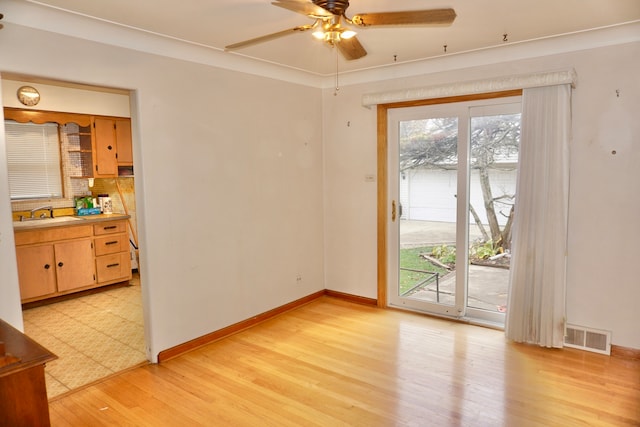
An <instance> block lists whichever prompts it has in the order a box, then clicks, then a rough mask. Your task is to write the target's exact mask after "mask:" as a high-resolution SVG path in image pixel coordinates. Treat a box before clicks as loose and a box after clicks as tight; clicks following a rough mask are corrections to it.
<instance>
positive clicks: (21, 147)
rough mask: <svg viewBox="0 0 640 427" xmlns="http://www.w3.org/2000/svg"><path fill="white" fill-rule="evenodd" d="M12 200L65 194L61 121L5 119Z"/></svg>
mask: <svg viewBox="0 0 640 427" xmlns="http://www.w3.org/2000/svg"><path fill="white" fill-rule="evenodd" d="M5 135H6V142H7V158H8V169H9V190H10V195H11V200H24V199H43V198H59V197H62V176H61V169H60V142H59V138H58V124H56V123H45V124H34V123H18V122H15V121H13V120H5Z"/></svg>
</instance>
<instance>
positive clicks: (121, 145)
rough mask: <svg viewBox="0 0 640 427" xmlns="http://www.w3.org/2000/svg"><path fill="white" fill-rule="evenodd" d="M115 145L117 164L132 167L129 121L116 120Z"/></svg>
mask: <svg viewBox="0 0 640 427" xmlns="http://www.w3.org/2000/svg"><path fill="white" fill-rule="evenodd" d="M116 143H117V147H118V164H119V165H123V166H132V165H133V149H132V147H131V120H129V119H118V120H116Z"/></svg>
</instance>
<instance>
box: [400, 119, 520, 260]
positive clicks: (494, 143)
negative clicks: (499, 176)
mask: <svg viewBox="0 0 640 427" xmlns="http://www.w3.org/2000/svg"><path fill="white" fill-rule="evenodd" d="M400 140H401V141H402V142H401V145H402V148H401V150H400V151H401V154H400V171H401V172H403V171H406V170H409V169H415V168H421V167H423V168H432V169H455V168H457V163H458V123H457V118H434V119H427V120H411V121H405V122H402V123H401V127H400ZM519 144H520V115H519V114H513V115H499V116H486V117H474V118H472V121H471V152H470V159H469V160H470V165H471V169H472V170H477V172H478V176H479V180H480V187H481V189H482V197H483V201H484V208H485V212H486V214H487V222H488V226H489V232H488V233H487V231H486V230H485V227H484V226H483V224H482V222H481V220H480V217H479V216H478V214H477V213H476V211H475V209H474V207H473V206H469V210H470V212H471V215H472V217H473V218H474V221H475V222H476V224H477V226H478V228H479V230H480V232H481V233H482V235H483V238H484V241H485V242H487V241H489V240H492V241H493V243H494V246H495V247H496V248H502V249H509V247H510V242H511V224H512V221H513V202H514V198H515V195H514V194H506V193H505V192H503V193H502V194H499V195H497V196H494V195H493V189H492V187H491V180H490V170H491V169H492V168H495V167H496V162H498V161H502V162H508V161H510V160H513V159H517V154H518V149H519ZM504 210H508V212H505V211H504ZM499 214H501V215H505V216H506V217H507V222H506V224H505V226H504V227H503V228H502V229H500V225H499V222H498V215H499Z"/></svg>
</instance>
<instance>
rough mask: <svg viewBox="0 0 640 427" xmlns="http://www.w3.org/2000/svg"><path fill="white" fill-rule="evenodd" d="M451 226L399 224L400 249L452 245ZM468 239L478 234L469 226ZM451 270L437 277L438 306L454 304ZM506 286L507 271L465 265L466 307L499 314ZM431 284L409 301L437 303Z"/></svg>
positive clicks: (452, 226)
mask: <svg viewBox="0 0 640 427" xmlns="http://www.w3.org/2000/svg"><path fill="white" fill-rule="evenodd" d="M455 235H456V233H455V224H454V223H448V222H435V221H412V220H401V221H400V242H401V244H400V245H401V248H414V247H421V246H438V245H442V244H447V245H454V244H455ZM469 236H470V238H471V240H474V239H477V238H479V237H480V236H481V234H480V233H479V232H478V231H477V227H475V226H470V230H469ZM455 275H456V274H455V271H452V272H450V273H449V274H447V275H445V276H443V277H440V279H439V286H438V288H439V302H440V303H441V304H450V305H453V303H454V298H455V295H454V289H455V283H456V282H455V279H456V278H455ZM508 284H509V270H508V269H505V268H498V267H486V266H479V265H470V266H469V276H468V305H469V306H470V307H474V308H480V309H485V310H490V311H503V310H504V309H505V308H506V305H507V288H508ZM436 288H437V287H436V284H435V282H433V283H430V284H428V285H427V286H425V287H422V288H419V289H416V290H415V291H412V292H411V293H410V294H408V295H407V296H409V297H410V298H416V299H421V300H425V301H431V302H436V301H437V300H438V298H437V296H438V295H437V294H438V292H436V291H437V289H436Z"/></svg>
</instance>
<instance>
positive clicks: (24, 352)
mask: <svg viewBox="0 0 640 427" xmlns="http://www.w3.org/2000/svg"><path fill="white" fill-rule="evenodd" d="M0 342H1V343H3V344H4V351H3V354H0V378H1V377H4V376H7V375H11V374H14V373H16V372H19V371H23V370H26V369H29V368H32V367H34V366H37V365H42V364H44V363H47V362H50V361H52V360H55V359H57V358H58V356H56V355H55V354H53V353H52V352H50V351H49V350H47V349H46V348H44V347H43V346H41V345H40V344H38V343H37V342H35V341H34V340H32V339H31V338H29V337H28V336H26V335H25V334H23V333H22V332H20V331H19V330H17V329H15V328H14V327H13V326H11V325H9V324H8V323H7V322H5V321H4V320H2V319H0ZM1 347H2V346H0V348H1ZM5 352H6V354H5ZM3 360H4V361H5V363H3ZM7 361H8V362H9V363H6V362H7Z"/></svg>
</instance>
